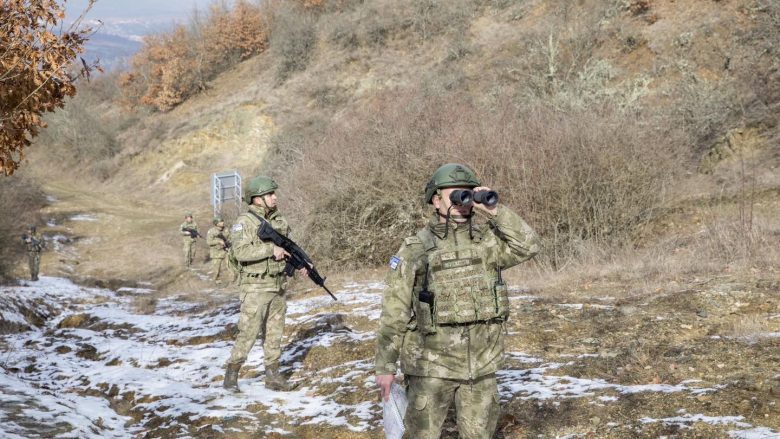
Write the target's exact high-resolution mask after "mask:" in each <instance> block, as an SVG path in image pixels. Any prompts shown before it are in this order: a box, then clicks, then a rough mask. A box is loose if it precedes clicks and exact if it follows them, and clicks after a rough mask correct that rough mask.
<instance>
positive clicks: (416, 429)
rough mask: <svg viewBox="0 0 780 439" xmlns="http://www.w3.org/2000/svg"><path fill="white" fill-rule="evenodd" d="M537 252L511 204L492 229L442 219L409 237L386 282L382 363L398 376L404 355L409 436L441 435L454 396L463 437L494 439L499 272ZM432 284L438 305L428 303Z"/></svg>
mask: <svg viewBox="0 0 780 439" xmlns="http://www.w3.org/2000/svg"><path fill="white" fill-rule="evenodd" d="M474 186H476V184H474V185H472V187H474ZM538 250H539V238H538V236H537V234H536V233H535V232H534V231H533V230H532V229H531V228H530V227H529V226H528V224H526V223H525V221H523V220H522V219H521V218H520V217H519V216H518V215H517V214H516V213H514V212H513V211H512V210H510V209H509V208H507V207H504V206H498V210H497V213H496V215H495V216H494V217H492V218H489V220H488V224H486V225H473V226H472V225H470V224H469V223H454V222H448V223H446V224H442V223H438V222H437V221H434V222H433V223H431V224H430V225H429V226H428V227H426V228H424V229H422V230H421V231H420V232H418V233H417V234H416V235H414V236H410V237H408V238H406V239H405V240H404V243H403V245H402V246H401V248H400V250H399V251H398V253H397V254H396V256H394V257H393V259H392V260H391V270H390V272H389V273H388V275H387V278H386V283H387V289H386V290H385V291H384V295H383V301H382V315H381V320H380V328H379V331H378V334H377V351H376V360H375V367H376V374H377V375H390V374H392V375H394V374H396V361H397V360H398V359H399V357H400V360H401V371H402V372H403V373H404V375H405V377H406V380H407V384H408V388H407V397H408V399H409V405H408V408H407V412H406V416H405V420H404V424H405V427H406V432H407V433H406V434H407V436H408V437H411V438H415V439H427V438H431V439H433V438H436V439H438V438H439V436H440V434H441V427H442V424H443V423H444V420H445V418H446V416H447V410H448V408H449V406H450V404H451V403H452V401H453V399H454V401H455V405H456V409H457V420H458V428H459V430H460V437H461V438H469V439H471V438H485V439H487V438H490V437H492V436H493V432H494V431H495V428H496V423H497V420H498V413H499V406H498V388H497V384H496V376H495V373H496V371H497V370H498V369H499V367H500V366H501V360H502V356H503V350H504V331H505V328H504V321H505V319H506V317H507V316H508V311H509V303H508V295H507V291H506V286H505V285H504V284H503V282H502V281H499V279H500V276H499V275H498V273H499V269H498V268H499V267H500V270H504V269H507V268H510V267H513V266H515V265H517V264H519V263H521V262H523V261H525V260H527V259H529V258H531V257H533V256H534V255H535V254H536V253H537V252H538ZM426 289H427V291H430V292H432V294H433V295H434V299H433V300H432V302H433V304H429V303H426V302H425V301H421V300H420V293H421V292H423V291H424V290H426Z"/></svg>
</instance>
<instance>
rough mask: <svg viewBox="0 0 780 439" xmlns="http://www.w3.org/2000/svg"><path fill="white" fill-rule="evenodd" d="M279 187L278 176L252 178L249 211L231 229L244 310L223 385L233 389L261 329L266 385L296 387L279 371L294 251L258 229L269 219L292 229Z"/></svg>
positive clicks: (282, 230)
mask: <svg viewBox="0 0 780 439" xmlns="http://www.w3.org/2000/svg"><path fill="white" fill-rule="evenodd" d="M277 188H278V185H277V184H276V182H275V181H274V180H272V179H271V178H269V177H265V176H258V177H255V178H253V179H252V180H250V181H249V185H248V186H247V188H246V190H245V192H244V201H246V202H247V203H248V204H249V211H248V212H246V213H243V214H241V215H240V216H239V217H238V218H237V219H236V223H235V224H234V225H233V227H232V228H231V229H230V243H231V245H232V248H231V252H232V253H233V255H234V256H235V258H236V259H237V260H238V262H239V264H240V268H239V270H240V273H239V292H240V298H241V314H240V316H239V318H238V336H237V337H236V344H235V346H233V350H232V351H231V353H230V359H229V360H228V362H227V365H226V371H225V381H224V383H223V386H224V387H225V388H226V389H230V390H234V391H239V389H238V372H239V370H240V369H241V365H243V364H244V362H245V361H246V359H247V356H248V355H249V351H250V350H251V349H252V346H253V345H254V344H255V341H256V340H257V337H258V334H262V338H263V354H264V356H265V385H266V387H268V388H269V389H272V390H284V391H288V390H292V389H293V388H295V386H294V385H292V384H290V383H289V382H288V381H287V379H286V378H285V377H284V376H283V375H282V374H281V373H280V372H279V358H280V357H281V354H282V349H281V344H282V335H283V333H284V318H285V313H286V312H287V298H286V295H285V285H286V276H285V274H284V267H285V264H286V262H285V257H287V256H289V254H288V253H287V252H286V251H284V249H282V248H281V247H277V246H276V245H274V244H273V243H271V242H266V241H263V240H261V239H260V238H259V237H258V235H257V230H258V228H260V226H261V225H262V222H264V221H265V222H268V223H270V225H271V227H273V228H274V230H276V231H277V232H279V233H280V234H283V235H288V234H289V233H290V227H289V226H288V225H287V221H286V220H285V219H284V217H282V215H281V214H279V211H278V210H277V199H276V194H275V193H274V191H276V189H277ZM304 272H305V270H304Z"/></svg>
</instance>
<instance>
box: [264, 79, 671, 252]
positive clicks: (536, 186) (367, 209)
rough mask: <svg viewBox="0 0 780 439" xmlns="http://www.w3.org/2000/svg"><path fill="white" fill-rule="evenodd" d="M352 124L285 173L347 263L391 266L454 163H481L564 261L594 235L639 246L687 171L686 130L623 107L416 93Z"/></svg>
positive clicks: (309, 231)
mask: <svg viewBox="0 0 780 439" xmlns="http://www.w3.org/2000/svg"><path fill="white" fill-rule="evenodd" d="M342 120H343V121H344V122H343V123H342V124H339V125H337V126H335V127H334V128H332V129H331V130H330V131H329V132H328V133H327V135H326V136H325V138H324V139H321V140H320V141H319V142H318V143H317V144H316V145H311V146H308V147H306V148H307V150H306V151H305V153H304V154H303V156H304V157H305V159H302V160H299V161H292V163H286V164H284V165H283V166H280V167H279V169H280V171H279V174H278V178H279V179H280V180H281V182H280V184H281V186H282V187H286V188H293V189H290V190H291V191H292V193H290V194H289V196H290V198H291V200H290V201H289V202H290V203H291V204H292V205H293V208H294V212H293V213H294V215H296V216H300V219H299V220H298V221H296V222H305V223H306V226H305V230H304V231H303V235H302V236H306V237H307V238H306V240H307V241H308V242H307V243H306V244H307V245H308V246H309V247H308V248H311V249H312V251H313V252H314V253H317V254H320V255H323V256H327V257H328V258H333V259H335V260H336V261H338V262H339V263H342V264H357V265H361V264H368V265H371V264H376V263H382V262H384V261H385V260H386V259H387V257H388V256H389V255H391V254H392V252H393V251H394V250H396V248H397V247H398V245H399V242H400V241H399V240H400V238H401V237H403V236H408V235H410V234H412V233H413V232H414V230H415V228H416V227H419V226H421V225H422V224H423V223H424V222H425V221H426V218H427V217H428V215H429V211H430V209H429V208H428V207H426V206H425V205H423V203H422V199H421V197H422V191H423V188H424V187H425V184H426V182H427V180H428V178H430V174H431V173H432V172H433V170H434V169H436V167H437V166H439V165H441V164H443V163H447V162H465V163H467V164H469V165H471V166H473V167H474V168H475V170H476V171H477V173H478V174H479V175H480V176H481V177H482V178H483V180H484V181H483V182H484V183H485V184H487V185H490V186H491V187H493V188H495V189H496V190H498V191H499V193H500V194H501V197H502V201H503V202H504V203H506V204H507V205H509V206H510V207H512V208H514V209H516V210H517V211H518V212H520V213H521V215H522V216H523V217H524V218H525V219H526V220H528V221H529V222H530V223H531V225H532V226H533V227H534V228H535V229H537V230H538V231H539V232H540V233H541V235H542V236H543V237H544V242H545V254H544V256H543V257H542V259H541V260H542V261H543V262H545V263H548V264H550V265H551V266H553V267H560V266H562V265H565V264H566V263H567V262H568V261H569V260H571V259H572V258H576V257H577V256H578V253H579V252H580V251H581V247H582V243H583V242H586V241H587V242H591V243H599V244H603V245H613V244H623V243H626V242H630V241H631V239H632V234H633V233H634V232H635V230H636V229H637V227H638V226H640V225H642V224H644V223H645V222H647V221H649V220H651V219H652V218H653V217H654V214H655V212H656V210H657V209H658V208H659V207H660V206H662V204H663V201H664V195H665V193H666V190H665V189H666V187H667V186H668V185H669V184H670V182H671V181H673V177H674V176H675V175H677V174H678V173H679V171H680V170H681V169H682V168H683V161H681V160H678V157H677V156H676V155H675V154H674V151H679V150H681V149H683V148H682V146H681V143H682V142H683V141H684V139H683V138H681V137H678V136H677V134H675V133H673V132H670V131H668V130H667V131H665V130H658V129H656V128H654V127H653V126H652V124H645V123H643V121H642V120H640V119H638V118H637V117H634V116H631V115H628V114H624V113H619V112H618V111H617V110H614V109H611V108H588V109H571V110H562V109H558V108H553V107H551V106H547V105H545V104H543V103H541V102H540V103H539V104H535V105H523V106H519V105H516V104H515V103H513V102H512V101H510V100H507V101H506V102H504V103H503V104H501V105H497V106H495V107H493V108H484V107H482V106H481V105H480V104H478V103H476V102H474V101H472V100H470V99H469V98H465V97H463V96H458V95H456V94H450V95H442V96H436V95H433V96H431V95H427V96H426V95H424V94H422V93H420V92H419V91H408V92H400V93H386V94H383V95H380V96H379V97H377V98H376V99H375V100H374V101H373V103H372V105H371V106H370V107H369V108H367V109H363V111H362V112H361V114H360V115H357V114H355V115H351V116H350V115H345V116H344V117H343V119H342ZM279 152H280V153H283V151H279ZM289 153H290V152H289V151H287V154H289ZM277 163H279V162H277ZM307 194H308V195H307ZM312 194H317V195H316V196H313V195H312Z"/></svg>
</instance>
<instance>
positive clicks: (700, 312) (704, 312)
mask: <svg viewBox="0 0 780 439" xmlns="http://www.w3.org/2000/svg"><path fill="white" fill-rule="evenodd" d="M696 315H697V316H699V317H701V318H703V319H706V318H707V317H709V316H710V314H709V313H708V312H707V310H704V309H700V310H698V311H696Z"/></svg>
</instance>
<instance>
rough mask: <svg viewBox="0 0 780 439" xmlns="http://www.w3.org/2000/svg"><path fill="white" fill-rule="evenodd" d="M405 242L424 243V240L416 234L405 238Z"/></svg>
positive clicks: (409, 243)
mask: <svg viewBox="0 0 780 439" xmlns="http://www.w3.org/2000/svg"><path fill="white" fill-rule="evenodd" d="M404 244H406V245H414V244H422V241H420V238H418V237H416V236H410V237H408V238H406V239H404Z"/></svg>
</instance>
